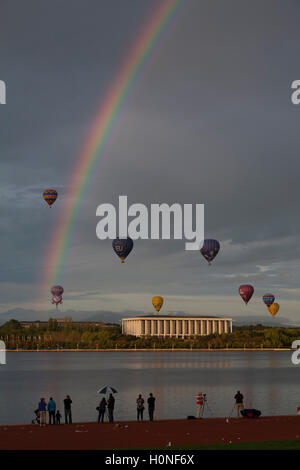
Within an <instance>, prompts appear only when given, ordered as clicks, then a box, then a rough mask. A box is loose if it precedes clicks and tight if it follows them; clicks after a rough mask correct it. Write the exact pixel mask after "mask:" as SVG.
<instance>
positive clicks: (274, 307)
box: [268, 302, 279, 317]
mask: <svg viewBox="0 0 300 470" xmlns="http://www.w3.org/2000/svg"><path fill="white" fill-rule="evenodd" d="M268 310H269V312H270V314H271V315H272V317H275V315H276V313H277V312H278V310H279V304H278V303H277V302H274V303H273V304H272V305H270V307H269V308H268Z"/></svg>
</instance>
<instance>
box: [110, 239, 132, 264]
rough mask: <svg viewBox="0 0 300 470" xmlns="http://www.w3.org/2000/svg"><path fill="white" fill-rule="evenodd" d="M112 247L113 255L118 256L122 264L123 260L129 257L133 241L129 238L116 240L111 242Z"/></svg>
mask: <svg viewBox="0 0 300 470" xmlns="http://www.w3.org/2000/svg"><path fill="white" fill-rule="evenodd" d="M112 247H113V249H114V251H115V253H116V254H117V255H118V256H119V258H120V259H121V261H122V263H124V261H125V258H127V256H128V255H129V253H130V252H131V250H132V248H133V241H132V240H131V238H129V237H128V238H124V239H123V238H116V239H115V240H114V241H113V242H112Z"/></svg>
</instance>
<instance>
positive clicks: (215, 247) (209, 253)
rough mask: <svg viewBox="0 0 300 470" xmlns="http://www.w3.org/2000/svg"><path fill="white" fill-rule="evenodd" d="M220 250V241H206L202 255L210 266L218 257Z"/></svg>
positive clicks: (201, 251) (201, 250)
mask: <svg viewBox="0 0 300 470" xmlns="http://www.w3.org/2000/svg"><path fill="white" fill-rule="evenodd" d="M219 250H220V243H219V242H218V240H211V239H205V240H204V243H203V246H202V248H201V249H200V253H201V255H202V256H204V258H205V259H206V261H208V264H209V265H210V264H211V262H212V260H213V259H214V258H215V257H216V256H217V254H218V253H219Z"/></svg>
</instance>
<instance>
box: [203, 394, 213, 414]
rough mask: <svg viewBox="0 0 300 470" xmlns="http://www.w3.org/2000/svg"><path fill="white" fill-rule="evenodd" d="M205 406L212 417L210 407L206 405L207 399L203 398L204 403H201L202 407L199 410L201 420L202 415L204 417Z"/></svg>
mask: <svg viewBox="0 0 300 470" xmlns="http://www.w3.org/2000/svg"><path fill="white" fill-rule="evenodd" d="M205 405H206V408H207V409H208V411H209V412H210V414H211V416H213V413H212V411H211V409H210V407H209V406H208V404H207V399H206V398H204V402H203V406H202V410H201V418H203V415H204V410H205Z"/></svg>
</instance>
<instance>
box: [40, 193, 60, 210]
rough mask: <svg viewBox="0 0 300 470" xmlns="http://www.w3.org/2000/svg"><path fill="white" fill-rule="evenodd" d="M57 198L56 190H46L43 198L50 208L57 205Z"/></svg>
mask: <svg viewBox="0 0 300 470" xmlns="http://www.w3.org/2000/svg"><path fill="white" fill-rule="evenodd" d="M57 196H58V194H57V191H55V189H46V191H44V192H43V198H44V200H45V201H46V202H47V204H48V205H49V206H50V207H51V206H52V204H54V203H55V201H56V199H57Z"/></svg>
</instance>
